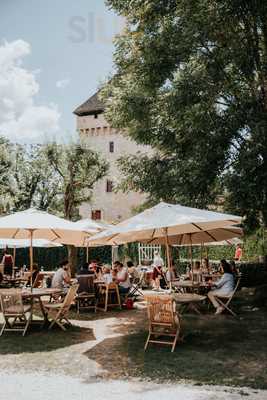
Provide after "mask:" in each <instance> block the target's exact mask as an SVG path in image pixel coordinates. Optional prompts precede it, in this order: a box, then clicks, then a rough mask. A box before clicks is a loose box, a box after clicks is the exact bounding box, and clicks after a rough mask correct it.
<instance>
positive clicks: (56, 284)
mask: <svg viewBox="0 0 267 400" xmlns="http://www.w3.org/2000/svg"><path fill="white" fill-rule="evenodd" d="M68 276H69V275H68V272H67V271H65V270H64V269H63V268H59V269H58V270H57V271H56V272H55V274H54V276H53V279H52V288H53V289H63V287H64V280H65V279H66V278H68Z"/></svg>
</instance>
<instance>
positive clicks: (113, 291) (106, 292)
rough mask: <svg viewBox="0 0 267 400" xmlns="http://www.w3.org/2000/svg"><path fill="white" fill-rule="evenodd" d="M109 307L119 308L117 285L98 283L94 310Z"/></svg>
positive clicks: (104, 309) (105, 309) (119, 300)
mask: <svg viewBox="0 0 267 400" xmlns="http://www.w3.org/2000/svg"><path fill="white" fill-rule="evenodd" d="M110 307H119V308H121V298H120V292H119V288H118V285H117V284H116V283H114V282H112V283H102V284H100V285H98V293H97V299H96V307H95V308H96V310H102V311H105V312H106V311H107V310H108V308H110Z"/></svg>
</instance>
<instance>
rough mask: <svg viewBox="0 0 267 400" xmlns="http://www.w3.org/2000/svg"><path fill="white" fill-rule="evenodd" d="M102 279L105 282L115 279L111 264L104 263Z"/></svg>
mask: <svg viewBox="0 0 267 400" xmlns="http://www.w3.org/2000/svg"><path fill="white" fill-rule="evenodd" d="M102 279H103V281H104V282H105V283H111V282H112V281H113V277H112V274H111V268H110V266H109V265H104V267H103V275H102Z"/></svg>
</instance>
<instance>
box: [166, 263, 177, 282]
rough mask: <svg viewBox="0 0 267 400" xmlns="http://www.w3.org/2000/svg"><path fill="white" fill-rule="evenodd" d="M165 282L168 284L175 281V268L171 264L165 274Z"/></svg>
mask: <svg viewBox="0 0 267 400" xmlns="http://www.w3.org/2000/svg"><path fill="white" fill-rule="evenodd" d="M166 280H167V282H168V283H170V282H173V281H176V280H177V276H176V271H175V267H174V266H173V264H172V265H171V266H170V268H169V269H168V270H167V272H166Z"/></svg>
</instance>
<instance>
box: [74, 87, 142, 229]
mask: <svg viewBox="0 0 267 400" xmlns="http://www.w3.org/2000/svg"><path fill="white" fill-rule="evenodd" d="M98 94H99V92H97V93H95V94H94V95H93V96H92V97H90V98H89V99H88V100H87V101H86V102H85V103H83V104H82V105H80V106H79V107H78V108H76V110H75V111H74V114H75V115H76V117H77V130H78V132H79V135H80V138H81V141H82V142H83V143H86V144H87V145H89V147H90V148H91V149H92V150H94V151H97V152H98V153H100V155H101V156H102V158H103V159H105V160H106V161H107V162H108V163H109V172H108V175H107V176H106V177H104V178H103V179H102V180H101V181H99V182H97V184H96V185H95V188H94V192H93V197H92V200H91V202H90V204H89V203H85V204H83V205H82V206H81V208H80V214H81V216H82V217H83V218H87V217H90V218H93V219H104V220H105V221H107V222H110V223H112V222H119V221H121V220H124V219H126V218H128V217H130V216H131V215H132V210H133V209H134V208H135V207H137V206H139V205H141V204H142V203H143V202H144V200H145V196H144V195H143V194H140V193H136V192H130V193H127V194H126V193H123V192H121V191H119V192H117V193H115V191H114V187H115V186H116V185H117V184H118V183H119V182H120V180H121V176H120V172H119V170H118V167H117V165H116V161H117V160H118V159H119V158H120V157H122V156H125V155H127V154H129V155H132V154H136V153H137V152H138V151H141V152H147V151H148V147H146V146H139V145H137V144H136V143H135V142H133V141H132V140H130V139H129V138H127V137H126V136H123V135H122V134H121V133H120V132H118V131H117V130H115V129H113V128H112V127H111V126H110V125H109V124H108V123H107V121H106V120H105V118H104V105H103V103H102V102H101V101H100V100H99V97H98Z"/></svg>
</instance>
